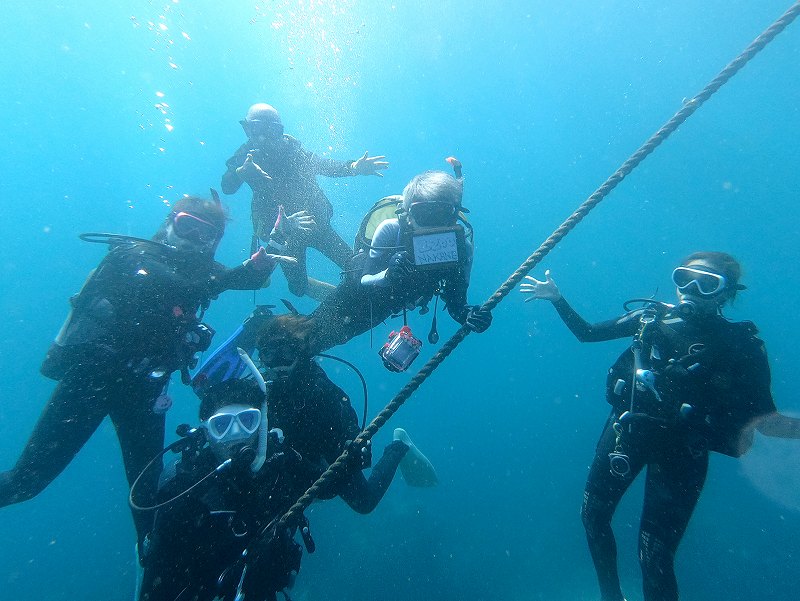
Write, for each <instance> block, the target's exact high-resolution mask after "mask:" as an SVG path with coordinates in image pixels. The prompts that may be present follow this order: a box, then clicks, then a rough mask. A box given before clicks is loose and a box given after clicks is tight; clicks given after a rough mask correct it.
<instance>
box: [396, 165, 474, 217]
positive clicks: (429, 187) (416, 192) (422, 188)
mask: <svg viewBox="0 0 800 601" xmlns="http://www.w3.org/2000/svg"><path fill="white" fill-rule="evenodd" d="M463 195H464V185H463V183H462V182H461V181H459V180H457V179H456V178H454V177H453V176H452V175H450V174H449V173H445V172H444V171H425V172H424V173H420V174H419V175H417V176H416V177H414V179H412V180H411V181H410V182H408V185H407V186H406V187H405V189H404V190H403V208H404V209H405V210H408V208H409V207H410V206H411V204H412V203H415V202H449V203H450V204H452V205H455V206H457V207H460V206H461V198H462V196H463Z"/></svg>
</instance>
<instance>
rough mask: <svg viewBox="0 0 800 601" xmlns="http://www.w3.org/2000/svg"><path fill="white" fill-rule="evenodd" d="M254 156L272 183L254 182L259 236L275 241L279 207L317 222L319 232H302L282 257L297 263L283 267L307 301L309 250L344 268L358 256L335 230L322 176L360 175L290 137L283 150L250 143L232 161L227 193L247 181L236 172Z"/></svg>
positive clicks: (225, 180) (225, 187) (254, 217)
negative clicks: (272, 233) (273, 232)
mask: <svg viewBox="0 0 800 601" xmlns="http://www.w3.org/2000/svg"><path fill="white" fill-rule="evenodd" d="M248 154H252V155H253V162H254V163H256V164H257V165H258V166H259V167H261V168H262V169H263V170H264V171H265V172H266V173H267V174H268V175H269V176H270V177H271V178H272V179H271V180H269V181H263V180H259V181H257V182H248V184H249V185H250V186H251V188H252V191H253V201H252V207H251V216H252V220H253V233H254V235H255V236H256V237H257V238H260V239H261V240H269V238H270V231H271V230H272V226H273V224H274V223H275V220H276V219H277V217H278V205H283V208H284V210H285V211H286V214H287V215H291V214H293V213H296V212H298V211H303V210H306V211H308V212H310V213H311V214H312V215H313V216H314V221H315V222H316V227H314V229H313V231H311V232H307V233H306V232H296V233H294V234H293V235H292V236H291V237H290V239H289V240H288V241H286V243H285V244H286V246H285V248H283V249H279V250H281V252H282V254H285V255H288V256H292V257H295V258H297V264H291V265H290V264H286V263H281V267H282V268H283V271H284V273H285V274H286V280H287V282H288V283H289V290H290V291H291V292H292V294H296V295H297V296H302V295H303V294H305V292H306V287H307V286H308V273H307V271H306V250H307V249H308V248H309V247H311V248H315V249H316V250H318V251H319V252H321V253H322V254H323V255H325V256H326V257H328V258H329V259H330V260H331V261H333V262H334V263H336V265H338V266H339V267H340V268H344V266H345V264H346V263H347V261H348V260H349V259H350V257H351V256H352V254H353V252H352V249H351V248H350V246H349V245H348V244H347V242H345V241H344V240H343V239H342V238H341V236H339V234H337V233H336V232H335V231H334V230H333V228H332V227H331V217H332V215H333V207H332V206H331V203H330V201H329V200H328V198H327V197H326V196H325V193H324V192H323V191H322V188H320V187H319V184H318V183H317V176H318V175H324V176H326V177H349V176H354V175H356V174H355V173H354V172H353V169H352V161H337V160H334V159H327V158H323V157H320V156H318V155H316V154H314V153H313V152H309V151H307V150H305V149H303V147H302V146H301V145H300V142H299V141H298V140H296V139H295V138H293V137H291V136H289V135H285V134H284V136H283V140H282V142H281V143H280V145H279V147H278V148H275V149H272V148H270V149H263V150H262V149H254V148H253V147H252V145H251V143H250V142H249V141H248V142H247V143H245V144H243V145H242V146H240V147H239V149H238V150H237V151H236V153H235V154H234V155H233V156H232V157H231V158H229V159H228V160H227V162H226V166H227V168H228V169H227V171H226V172H225V174H224V175H223V176H222V191H223V192H224V193H225V194H234V193H235V192H236V191H237V190H238V189H239V188H240V187H241V185H242V183H243V180H242V179H241V178H240V177H239V175H238V174H237V173H236V169H237V168H238V167H241V166H242V164H244V162H245V159H246V158H247V155H248Z"/></svg>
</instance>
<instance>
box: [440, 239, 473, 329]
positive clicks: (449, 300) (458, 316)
mask: <svg viewBox="0 0 800 601" xmlns="http://www.w3.org/2000/svg"><path fill="white" fill-rule="evenodd" d="M471 273H472V247H471V246H470V247H468V251H467V257H466V258H465V260H464V266H463V268H462V270H461V277H460V278H457V279H456V281H455V282H449V281H448V282H447V284H446V285H445V287H444V290H443V291H442V300H443V301H444V302H445V304H446V306H447V312H448V313H449V314H450V316H451V317H452V318H453V319H454V320H455V321H457V322H458V323H460V324H462V325H463V324H464V322H465V321H466V320H467V316H468V315H469V310H470V308H471V305H469V304H467V289H468V288H469V279H470V274H471Z"/></svg>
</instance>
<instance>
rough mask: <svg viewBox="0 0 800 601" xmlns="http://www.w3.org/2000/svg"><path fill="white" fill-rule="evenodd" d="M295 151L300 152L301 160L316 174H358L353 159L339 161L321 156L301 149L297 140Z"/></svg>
mask: <svg viewBox="0 0 800 601" xmlns="http://www.w3.org/2000/svg"><path fill="white" fill-rule="evenodd" d="M297 152H298V153H300V154H302V156H303V160H304V161H305V162H306V163H307V164H308V165H310V166H311V171H312V172H313V173H314V174H316V175H324V176H325V177H351V176H354V175H358V173H357V172H356V171H355V168H354V164H355V162H356V160H355V159H353V160H351V161H339V160H337V159H331V158H327V157H321V156H319V155H318V154H315V153H313V152H311V151H308V150H305V149H303V148H302V147H301V146H300V144H299V142H298V146H297Z"/></svg>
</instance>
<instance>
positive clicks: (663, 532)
mask: <svg viewBox="0 0 800 601" xmlns="http://www.w3.org/2000/svg"><path fill="white" fill-rule="evenodd" d="M707 471H708V452H707V451H701V452H698V453H692V452H691V451H690V449H689V448H688V447H686V446H682V447H680V448H679V449H677V450H673V451H672V452H668V454H666V455H665V456H664V457H663V458H662V459H661V460H660V461H658V462H655V463H652V464H650V466H649V467H648V470H647V483H646V484H645V493H644V509H643V510H642V522H641V526H640V529H639V563H640V564H641V567H642V578H643V589H644V598H645V601H677V599H678V583H677V580H676V578H675V552H676V551H677V549H678V545H679V544H680V542H681V538H683V534H684V532H686V527H687V526H688V524H689V519H690V518H691V517H692V512H694V508H695V506H696V505H697V500H698V499H699V498H700V492H701V491H702V490H703V485H704V484H705V480H706V473H707Z"/></svg>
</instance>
